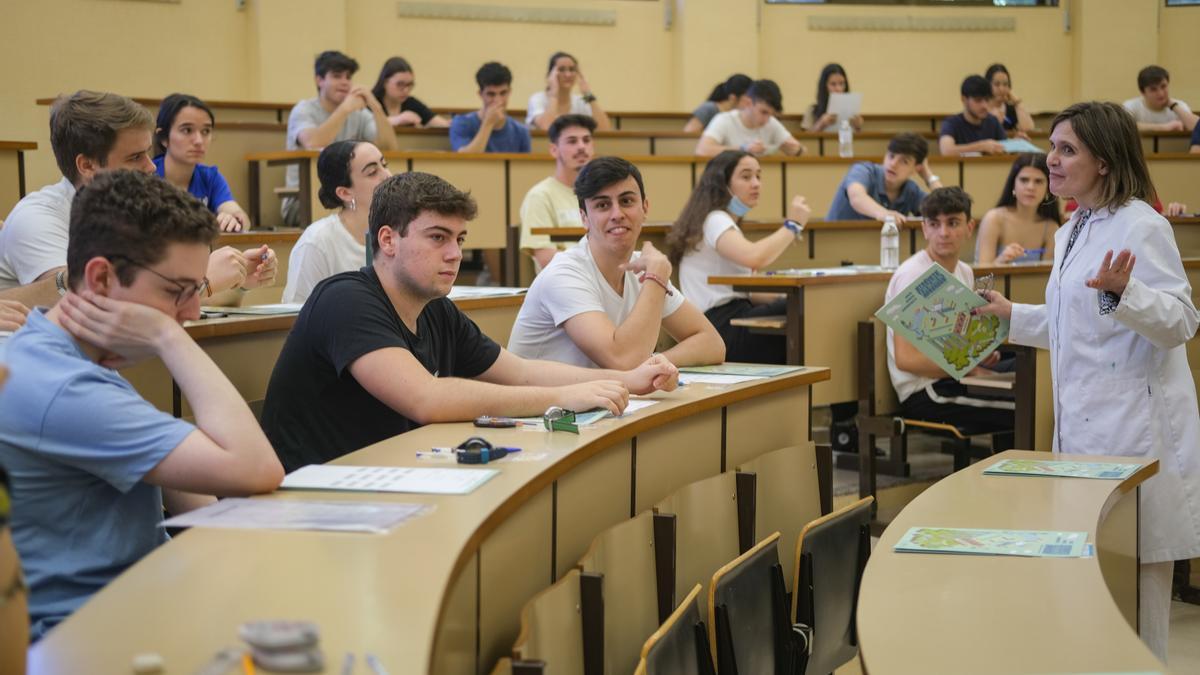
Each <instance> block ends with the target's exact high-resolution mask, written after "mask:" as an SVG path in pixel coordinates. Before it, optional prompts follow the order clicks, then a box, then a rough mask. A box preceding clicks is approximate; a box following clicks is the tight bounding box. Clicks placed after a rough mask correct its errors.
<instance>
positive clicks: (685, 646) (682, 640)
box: [634, 584, 713, 675]
mask: <svg viewBox="0 0 1200 675" xmlns="http://www.w3.org/2000/svg"><path fill="white" fill-rule="evenodd" d="M699 603H700V584H696V585H694V586H693V587H692V589H691V591H689V592H688V594H687V595H685V596H684V598H683V602H681V603H679V606H678V607H676V608H675V611H674V612H671V616H669V617H667V620H666V621H665V622H663V624H662V626H659V628H658V630H656V631H654V633H652V634H651V635H650V637H649V638H647V640H646V643H645V644H644V645H642V657H641V660H640V661H639V662H638V666H637V670H635V671H634V672H635V673H637V674H638V675H712V672H713V665H712V659H711V657H710V656H709V649H708V632H707V629H706V628H705V626H704V621H703V620H702V619H701V618H700V604H699Z"/></svg>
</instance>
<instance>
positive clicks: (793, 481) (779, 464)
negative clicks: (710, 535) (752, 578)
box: [737, 441, 821, 592]
mask: <svg viewBox="0 0 1200 675" xmlns="http://www.w3.org/2000/svg"><path fill="white" fill-rule="evenodd" d="M737 470H738V471H741V472H748V473H754V474H755V476H756V479H755V483H756V485H757V487H756V490H755V508H754V513H755V516H754V531H755V532H759V533H767V532H779V534H780V541H783V542H787V544H786V545H785V546H783V548H782V550H780V551H779V559H780V562H781V563H783V569H785V570H788V571H789V572H790V571H791V569H792V567H793V566H794V560H793V556H794V555H795V551H794V550H793V547H792V542H794V541H796V539H797V538H798V537H799V536H800V531H801V530H803V529H804V526H805V525H807V524H808V523H809V522H811V521H813V520H815V519H817V518H820V517H821V490H820V487H819V486H818V484H817V454H816V446H814V445H813V442H812V441H808V442H807V443H804V444H803V445H794V446H789V447H786V448H780V449H779V450H773V451H771V452H768V453H766V454H765V455H760V456H758V457H756V458H754V459H753V460H751V461H749V462H746V463H745V464H742V465H741V466H739V467H738V468H737ZM784 576H785V577H786V578H785V579H784V581H785V582H787V587H788V592H791V590H792V588H791V586H792V578H791V574H790V573H789V574H786V575H784Z"/></svg>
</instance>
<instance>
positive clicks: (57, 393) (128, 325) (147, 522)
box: [0, 145, 283, 639]
mask: <svg viewBox="0 0 1200 675" xmlns="http://www.w3.org/2000/svg"><path fill="white" fill-rule="evenodd" d="M148 147H149V145H147V148H148ZM216 236H217V225H216V221H215V220H214V218H213V215H212V213H210V212H209V211H208V209H207V208H205V207H204V205H203V204H201V203H200V202H199V201H197V200H196V199H194V198H192V197H191V196H189V195H188V194H187V193H185V192H183V191H181V190H178V189H176V188H175V187H172V186H171V185H169V184H167V183H166V182H165V181H162V180H159V179H158V178H156V177H154V176H153V175H150V174H149V173H142V172H138V171H109V172H104V173H102V174H101V175H99V176H97V177H96V178H95V179H94V180H93V181H92V182H91V183H90V184H89V185H88V186H87V187H86V188H84V189H82V190H80V192H79V194H78V196H76V198H75V201H74V204H73V206H72V208H71V221H70V243H69V244H68V246H69V248H68V251H67V267H68V269H69V270H70V274H69V276H68V281H67V283H68V286H69V289H70V290H69V292H68V293H67V294H66V295H65V296H64V297H63V299H62V300H61V301H60V302H59V303H58V304H57V305H55V306H54V307H53V308H51V309H49V310H46V309H39V310H37V311H35V312H32V313H30V315H29V320H28V321H27V322H26V324H25V327H24V328H22V329H21V330H19V331H17V333H16V334H15V335H13V337H12V339H11V340H10V341H9V343H8V345H7V354H6V360H7V361H8V364H9V366H10V367H11V368H12V377H11V379H10V380H9V382H8V385H7V386H6V387H5V389H4V390H3V392H0V464H3V465H4V467H5V469H6V470H7V471H8V474H9V480H10V481H11V482H12V499H13V503H14V505H15V508H14V509H13V519H12V532H13V541H14V542H15V543H16V546H17V550H18V551H19V552H20V554H21V563H22V566H23V567H24V570H25V575H26V577H27V579H28V581H29V589H30V596H29V618H30V622H31V624H32V633H33V636H34V638H35V639H37V638H40V637H41V636H43V635H44V634H45V633H46V631H47V630H49V629H51V628H52V627H54V626H55V625H56V624H57V623H59V622H60V621H62V620H63V619H65V618H66V617H67V616H68V615H69V614H71V613H72V612H74V611H75V610H76V609H78V608H79V606H80V605H82V604H83V603H84V602H85V601H87V599H88V598H90V597H91V596H92V595H93V594H95V593H96V592H97V591H99V590H100V589H101V588H103V587H104V586H105V585H107V584H108V582H110V581H112V580H113V579H114V578H116V576H117V575H119V574H120V573H121V572H123V571H124V570H125V569H127V568H128V567H129V566H130V565H133V564H134V563H136V562H137V561H138V560H139V559H141V558H142V557H143V556H145V555H146V554H148V553H150V552H151V551H152V550H154V548H155V547H156V546H158V545H159V544H162V543H163V542H165V541H166V539H167V536H166V534H165V533H164V531H163V529H162V528H161V527H160V526H159V523H160V522H161V521H162V518H163V510H164V508H165V509H166V511H167V512H168V513H172V514H178V513H182V512H185V511H188V510H191V509H193V508H197V507H199V506H203V505H207V504H211V503H213V502H214V501H215V500H214V498H213V497H211V496H208V495H219V496H238V495H250V494H255V493H260V492H269V491H271V490H274V489H275V488H276V487H277V486H278V485H279V482H280V481H281V480H282V479H283V470H282V467H281V466H280V465H279V461H278V460H277V459H276V458H275V454H274V452H273V451H272V449H271V445H270V444H269V443H268V442H267V439H266V437H265V436H263V433H262V431H261V430H260V429H259V427H258V422H257V421H255V419H254V414H253V413H252V412H250V408H249V407H247V406H246V403H245V401H243V400H242V397H241V395H240V394H239V393H238V391H237V389H235V388H234V387H233V385H232V384H231V383H230V382H229V380H228V379H227V378H226V377H225V375H224V374H222V373H221V371H220V369H219V368H218V367H217V365H216V364H214V363H213V362H212V359H210V358H209V356H208V355H207V354H205V352H204V350H203V349H201V348H200V347H199V345H197V344H196V343H195V342H194V341H193V340H192V339H191V337H189V336H188V334H187V332H185V331H184V329H183V325H182V324H183V322H184V321H185V320H189V319H197V318H199V316H200V297H201V295H203V291H204V285H205V281H204V273H205V267H206V266H207V264H208V251H209V247H210V246H211V244H212V241H213V239H214V238H215V237H216ZM155 357H157V358H159V359H161V360H162V363H163V364H164V365H165V366H166V369H167V370H168V371H169V372H170V374H171V377H172V378H173V379H174V381H175V382H176V383H178V385H179V389H180V391H182V393H183V395H184V396H186V397H187V400H188V403H189V404H190V405H191V406H192V410H193V412H194V415H195V419H196V423H195V424H194V425H193V424H192V423H190V422H186V421H184V420H182V419H177V418H174V417H171V415H169V414H168V413H165V412H161V411H159V410H157V409H155V407H154V406H153V405H151V404H150V403H149V402H148V401H146V400H145V399H143V398H142V397H141V396H140V395H139V394H138V393H137V391H136V390H135V389H134V388H133V386H132V385H130V384H129V382H127V381H126V380H125V379H124V378H123V377H121V376H120V375H118V374H117V373H116V372H115V371H114V370H113V369H114V368H116V367H120V366H125V365H131V364H134V363H137V362H140V361H144V360H146V359H149V358H155ZM81 420H86V423H81Z"/></svg>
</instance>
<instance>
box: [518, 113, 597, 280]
mask: <svg viewBox="0 0 1200 675" xmlns="http://www.w3.org/2000/svg"><path fill="white" fill-rule="evenodd" d="M595 131H596V121H595V120H593V119H592V118H591V117H588V116H587V115H563V116H561V117H559V118H558V119H556V120H554V122H553V123H552V124H551V125H550V128H549V129H548V130H547V131H546V135H547V136H549V137H550V156H552V157H554V175H553V176H550V177H548V178H546V179H544V180H542V181H541V182H539V183H538V184H536V185H534V186H533V187H532V188H529V192H526V193H525V199H524V201H522V202H521V244H520V247H521V252H522V253H525V254H527V255H529V256H530V257H531V258H533V266H534V269H535V271H536V272H540V271H542V269H543V268H545V267H546V265H549V264H550V259H551V258H553V257H554V254H555V253H558V252H559V251H564V250H566V249H567V248H568V247H567V246H566V245H565V244H556V243H554V242H553V241H551V240H550V237H548V236H547V235H544V234H534V233H533V228H535V227H583V218H582V217H581V216H580V215H579V202H578V201H577V200H576V199H575V177H576V176H578V175H579V170H580V169H582V168H583V167H584V166H586V165H587V163H588V162H590V161H592V156H593V155H594V154H595V145H594V144H593V143H592V133H593V132H595Z"/></svg>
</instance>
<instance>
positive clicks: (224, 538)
mask: <svg viewBox="0 0 1200 675" xmlns="http://www.w3.org/2000/svg"><path fill="white" fill-rule="evenodd" d="M828 378H829V370H828V369H825V368H811V369H807V370H805V371H801V372H797V373H793V374H790V375H783V376H780V377H776V378H771V379H768V380H758V381H754V382H749V383H745V384H741V385H734V386H730V387H724V388H717V387H711V386H708V385H699V384H695V385H689V386H686V387H682V388H680V389H678V390H677V391H675V392H671V393H659V394H656V395H655V396H654V397H655V398H659V399H661V401H662V402H661V403H659V404H657V405H654V406H652V407H650V408H647V409H645V410H642V411H638V412H637V413H635V414H633V415H631V416H630V417H629V418H626V419H616V420H612V419H610V420H605V421H602V422H600V423H598V424H597V426H596V427H595V428H594V429H590V430H586V429H585V430H584V432H583V433H582V434H579V435H575V434H570V433H564V432H559V433H553V434H550V433H544V432H540V431H521V430H515V429H500V430H488V431H486V433H485V434H484V435H485V436H487V437H488V438H489V439H490V440H492V441H493V442H498V443H501V444H504V445H516V446H520V447H522V448H523V453H522V454H523V455H524V456H525V457H526V458H528V459H527V460H526V461H521V462H513V461H511V459H505V460H502V461H500V462H497V463H496V464H494V465H492V466H493V467H495V468H496V469H499V471H500V474H499V475H497V476H496V477H494V478H492V479H491V480H490V481H489V482H488V483H486V484H484V485H483V486H481V487H480V488H479V489H478V490H476V491H475V492H474V493H472V494H470V495H467V496H438V495H394V494H362V495H357V494H347V493H332V492H307V493H306V492H286V493H278V494H276V495H273V496H271V497H267V498H273V499H289V498H292V499H294V498H308V499H316V500H339V501H340V500H364V501H395V502H408V503H423V504H430V505H433V506H434V507H435V508H434V510H433V511H432V512H431V513H428V514H427V515H424V516H422V517H420V518H417V519H415V520H412V521H410V522H408V523H405V524H404V525H402V526H400V527H399V528H398V529H396V530H394V531H393V532H391V533H388V534H386V535H359V534H342V533H319V532H286V531H238V530H217V529H192V530H190V531H187V532H184V533H183V534H182V535H180V536H178V537H176V538H175V539H174V540H173V541H171V542H169V543H168V544H166V545H164V546H162V547H160V548H158V549H157V550H156V551H154V552H153V553H151V554H150V555H149V556H147V557H146V558H145V559H143V560H142V561H141V562H139V563H137V564H136V565H135V566H134V567H133V568H131V569H130V570H129V571H127V572H126V573H125V574H123V575H122V576H120V577H118V578H117V579H116V580H115V581H114V582H113V583H112V584H110V585H109V586H108V587H107V588H105V589H104V590H103V591H101V592H100V593H99V594H98V595H96V596H95V597H94V598H93V599H92V600H90V601H89V602H88V603H87V604H85V605H84V606H83V607H82V608H81V609H80V610H79V611H78V612H76V613H75V614H74V615H73V616H72V617H70V618H69V619H67V621H65V622H64V623H63V624H62V625H61V626H59V627H58V628H56V629H55V630H53V631H51V633H50V634H49V635H48V636H47V637H46V638H45V639H43V640H42V641H41V642H39V643H38V644H37V645H35V646H34V647H33V649H32V650H31V653H30V662H29V672H30V673H34V674H40V673H47V674H49V673H55V674H57V673H83V672H97V673H100V672H103V673H121V672H129V668H130V661H131V659H132V658H133V656H134V655H136V654H140V653H143V652H157V653H159V654H161V655H162V656H163V658H164V659H165V661H166V665H167V668H168V672H172V673H175V672H179V673H189V672H194V671H195V670H196V669H197V668H198V667H199V666H200V665H201V664H203V663H204V662H205V661H206V660H207V659H208V658H209V657H210V656H211V655H212V654H213V653H214V652H216V651H217V650H219V649H221V648H223V647H227V646H230V645H236V644H238V638H237V627H238V625H239V624H240V623H242V622H243V621H247V620H251V619H264V618H286V619H310V620H314V621H316V622H317V623H318V624H319V626H320V630H321V648H322V649H323V650H324V652H325V660H326V664H327V666H326V668H327V669H326V672H334V671H335V670H336V669H337V668H338V667H339V664H340V663H341V660H342V657H343V655H344V654H345V653H346V652H353V653H355V654H356V655H357V656H358V660H359V663H360V664H361V662H362V658H363V656H364V654H366V653H372V654H376V655H378V656H379V658H380V659H381V661H382V663H383V665H384V667H385V668H387V669H388V671H389V672H392V673H447V674H453V675H461V674H463V673H477V672H478V673H487V672H490V670H491V668H492V666H493V664H494V663H495V661H496V659H497V658H499V657H500V656H503V655H506V654H507V653H508V650H509V649H510V648H511V646H512V644H513V640H514V638H515V637H516V635H517V630H518V628H519V612H520V609H521V607H522V605H523V604H524V603H525V602H526V601H527V600H528V599H529V598H530V597H532V596H533V595H534V594H535V593H537V592H538V591H540V590H542V589H543V588H545V587H546V586H547V585H549V584H550V583H551V582H552V581H553V580H554V579H555V578H557V577H558V576H559V575H561V574H562V573H564V572H565V571H566V570H567V569H568V568H569V567H570V566H571V565H572V564H573V563H574V562H575V561H576V560H578V559H579V557H580V556H581V555H582V554H583V553H584V552H585V550H586V548H587V546H588V544H589V543H590V541H591V540H592V539H593V538H594V537H595V535H596V534H598V533H600V532H601V531H603V530H604V529H606V528H608V527H610V526H612V525H614V524H616V523H619V522H621V521H623V520H625V519H627V518H629V517H631V516H633V515H635V514H636V513H639V512H641V511H643V510H645V509H647V508H649V507H650V506H652V505H653V504H655V503H656V502H657V501H658V500H660V499H662V498H664V497H666V496H667V495H669V494H670V493H671V492H673V491H674V490H676V489H677V488H679V487H680V486H682V485H685V484H687V483H690V482H692V481H695V480H698V479H701V478H705V477H708V476H712V475H715V474H717V473H718V472H720V471H722V470H725V469H731V468H732V467H734V466H737V465H738V464H740V463H742V462H744V461H746V460H749V459H751V458H753V457H756V456H758V455H760V454H762V453H765V452H768V451H770V450H774V449H777V448H780V447H784V446H788V445H794V444H798V443H801V442H803V441H805V440H807V438H808V398H809V387H810V386H811V385H812V384H814V383H816V382H820V381H823V380H827V379H828ZM784 421H786V423H784ZM479 431H480V430H479V429H476V428H475V427H473V426H471V425H470V424H435V425H429V426H426V427H423V428H420V429H417V430H414V431H412V432H410V433H407V434H403V435H401V436H397V437H395V438H392V439H389V440H386V441H383V442H381V443H377V444H375V445H372V446H369V447H367V448H364V449H362V450H359V451H357V452H355V453H352V454H350V455H347V456H346V457H343V458H340V459H339V460H336V463H339V464H350V465H385V466H417V465H418V464H419V465H421V466H430V465H429V464H427V463H423V462H422V463H419V462H418V460H416V459H415V457H414V454H413V453H414V451H416V450H421V449H426V448H429V447H431V446H435V445H437V446H442V445H450V444H453V443H457V442H459V441H461V440H462V439H463V438H466V437H467V436H471V435H474V434H477V433H479ZM477 650H478V656H477ZM358 667H359V668H362V667H363V666H361V665H359V666H358Z"/></svg>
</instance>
